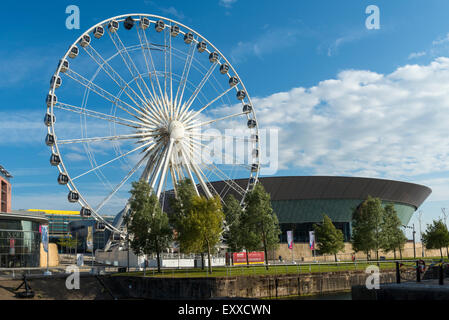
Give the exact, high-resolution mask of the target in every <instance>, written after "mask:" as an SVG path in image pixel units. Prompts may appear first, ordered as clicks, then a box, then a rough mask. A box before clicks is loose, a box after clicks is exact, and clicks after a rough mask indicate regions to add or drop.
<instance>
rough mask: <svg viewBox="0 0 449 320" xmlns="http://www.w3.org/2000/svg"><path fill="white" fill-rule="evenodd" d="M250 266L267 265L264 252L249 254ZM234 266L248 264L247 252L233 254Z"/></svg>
mask: <svg viewBox="0 0 449 320" xmlns="http://www.w3.org/2000/svg"><path fill="white" fill-rule="evenodd" d="M248 261H249V264H263V263H265V254H264V253H263V252H250V253H249V254H248ZM232 263H233V265H239V264H246V252H234V253H233V254H232Z"/></svg>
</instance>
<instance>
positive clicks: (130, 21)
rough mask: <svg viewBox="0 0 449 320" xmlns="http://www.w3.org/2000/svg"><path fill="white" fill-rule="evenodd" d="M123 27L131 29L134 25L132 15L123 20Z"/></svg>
mask: <svg viewBox="0 0 449 320" xmlns="http://www.w3.org/2000/svg"><path fill="white" fill-rule="evenodd" d="M123 27H125V29H126V30H131V29H132V28H133V27H134V19H133V18H132V17H128V18H126V19H125V21H123Z"/></svg>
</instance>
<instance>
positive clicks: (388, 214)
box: [380, 203, 407, 259]
mask: <svg viewBox="0 0 449 320" xmlns="http://www.w3.org/2000/svg"><path fill="white" fill-rule="evenodd" d="M401 226H402V223H401V220H399V217H398V215H397V212H396V210H395V208H394V205H393V204H391V203H389V204H387V205H386V206H385V212H384V215H383V218H382V222H381V232H380V248H381V249H382V250H384V251H385V252H390V251H393V252H394V258H395V259H396V249H398V250H399V253H400V255H401V258H402V249H403V248H404V245H405V243H406V242H407V238H406V236H405V235H404V232H403V231H402V229H401Z"/></svg>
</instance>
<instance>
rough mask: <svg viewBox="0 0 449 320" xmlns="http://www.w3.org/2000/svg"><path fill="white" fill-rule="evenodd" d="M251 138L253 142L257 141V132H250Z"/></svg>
mask: <svg viewBox="0 0 449 320" xmlns="http://www.w3.org/2000/svg"><path fill="white" fill-rule="evenodd" d="M251 140H253V141H254V142H259V136H258V135H257V134H252V135H251Z"/></svg>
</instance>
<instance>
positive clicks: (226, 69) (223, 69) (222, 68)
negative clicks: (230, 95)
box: [220, 63, 229, 74]
mask: <svg viewBox="0 0 449 320" xmlns="http://www.w3.org/2000/svg"><path fill="white" fill-rule="evenodd" d="M220 72H221V74H227V73H228V72H229V66H228V65H227V64H226V63H223V64H222V65H221V66H220Z"/></svg>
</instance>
